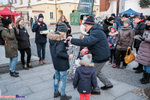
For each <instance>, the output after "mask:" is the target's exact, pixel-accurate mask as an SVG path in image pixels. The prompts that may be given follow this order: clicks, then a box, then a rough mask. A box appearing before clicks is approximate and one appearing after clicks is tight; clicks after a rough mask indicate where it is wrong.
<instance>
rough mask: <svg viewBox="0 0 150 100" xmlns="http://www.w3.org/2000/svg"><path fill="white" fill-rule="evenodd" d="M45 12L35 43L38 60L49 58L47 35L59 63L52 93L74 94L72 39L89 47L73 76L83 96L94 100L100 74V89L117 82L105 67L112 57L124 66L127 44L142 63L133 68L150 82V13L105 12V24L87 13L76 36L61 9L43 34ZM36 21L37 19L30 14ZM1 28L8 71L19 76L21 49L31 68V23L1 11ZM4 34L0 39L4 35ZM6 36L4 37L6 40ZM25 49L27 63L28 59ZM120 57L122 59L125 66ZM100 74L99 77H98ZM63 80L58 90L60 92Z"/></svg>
mask: <svg viewBox="0 0 150 100" xmlns="http://www.w3.org/2000/svg"><path fill="white" fill-rule="evenodd" d="M43 19H44V16H43V14H39V16H38V19H37V20H36V22H35V23H34V24H33V25H32V24H31V26H32V32H35V43H36V47H37V55H38V57H39V64H40V65H43V64H46V61H45V49H46V43H47V37H48V38H49V44H50V53H51V57H52V62H53V65H54V69H55V75H54V98H57V97H59V96H60V100H69V99H71V98H72V97H71V96H69V95H66V93H65V89H66V77H67V70H68V69H69V68H70V65H69V60H70V59H72V58H73V56H74V55H73V54H68V53H67V50H68V47H69V41H70V42H71V43H72V44H74V45H77V46H80V47H81V49H80V50H82V49H83V48H87V49H88V50H89V52H88V54H85V55H84V56H83V57H79V56H78V57H77V58H79V60H80V65H81V66H79V67H78V68H77V69H76V72H75V77H74V80H73V86H74V88H77V90H78V92H79V95H80V100H84V98H85V99H86V100H90V95H91V94H98V95H99V94H100V93H101V92H100V88H99V86H98V80H97V78H98V79H99V80H100V81H101V82H102V83H103V84H104V86H102V87H101V89H102V90H107V89H110V88H113V84H112V83H111V82H110V81H109V80H108V79H107V78H106V77H105V75H104V74H103V72H102V68H103V67H104V65H105V64H106V62H107V61H109V65H112V67H113V68H120V69H125V68H126V67H127V65H128V64H127V63H126V62H125V60H124V58H125V56H126V54H127V51H128V49H130V50H132V49H134V48H135V49H136V53H137V54H136V59H135V61H136V62H137V63H138V66H137V67H135V68H133V70H136V71H135V73H143V77H142V79H140V82H141V83H142V84H147V83H149V82H150V16H148V17H147V18H145V17H144V16H143V15H142V14H141V16H139V15H134V16H132V17H131V16H129V15H127V14H124V15H123V16H122V17H117V16H115V14H111V17H109V18H106V19H105V20H104V23H103V24H102V26H101V25H100V24H98V23H95V19H94V17H93V16H92V15H89V16H88V17H83V21H82V24H81V26H80V31H81V34H82V35H81V36H80V38H73V37H72V35H71V26H70V25H69V22H68V21H67V19H66V17H65V16H64V15H62V16H61V17H60V19H59V20H58V22H57V24H56V28H55V31H54V32H50V33H47V34H41V31H44V30H47V29H48V28H47V25H46V24H45V23H44V22H43ZM31 22H32V23H33V19H32V20H31ZM0 32H1V35H0V36H1V37H2V39H3V41H1V44H3V45H5V56H6V58H10V63H9V67H10V75H11V76H13V77H19V72H17V71H16V70H15V67H16V64H17V61H18V50H19V51H20V54H21V62H22V66H23V68H24V69H26V70H28V69H29V68H33V66H32V64H31V45H30V39H29V37H30V36H29V34H28V31H27V29H26V28H25V26H24V19H22V18H18V19H17V20H16V23H15V26H12V21H11V19H5V18H2V17H1V22H0ZM1 37H0V40H1ZM2 42H3V43H2ZM25 53H26V54H27V63H26V62H25V59H24V58H25ZM121 62H123V65H122V66H121ZM96 77H97V78H96ZM59 83H61V85H60V92H59Z"/></svg>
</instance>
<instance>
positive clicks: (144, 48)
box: [135, 30, 150, 66]
mask: <svg viewBox="0 0 150 100" xmlns="http://www.w3.org/2000/svg"><path fill="white" fill-rule="evenodd" d="M143 37H145V41H142V42H141V44H140V47H139V50H138V54H137V56H136V59H135V61H136V62H138V63H140V64H142V65H145V66H150V30H145V31H144V34H143Z"/></svg>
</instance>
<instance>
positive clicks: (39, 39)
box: [32, 14, 47, 65]
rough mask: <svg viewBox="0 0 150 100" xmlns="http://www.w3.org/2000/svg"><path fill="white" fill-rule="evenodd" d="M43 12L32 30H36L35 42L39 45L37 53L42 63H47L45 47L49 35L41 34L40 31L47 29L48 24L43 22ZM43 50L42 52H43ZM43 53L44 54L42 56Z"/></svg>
mask: <svg viewBox="0 0 150 100" xmlns="http://www.w3.org/2000/svg"><path fill="white" fill-rule="evenodd" d="M43 19H44V16H43V14H39V16H38V20H37V21H36V23H35V24H34V25H33V28H32V31H33V32H36V35H35V43H36V46H37V53H38V57H39V59H40V64H41V65H42V64H45V63H46V62H45V48H46V42H47V36H46V35H45V34H40V31H43V30H47V26H46V24H45V23H44V22H43ZM41 51H42V52H41ZM41 55H42V56H41Z"/></svg>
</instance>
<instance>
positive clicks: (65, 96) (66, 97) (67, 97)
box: [60, 94, 72, 100]
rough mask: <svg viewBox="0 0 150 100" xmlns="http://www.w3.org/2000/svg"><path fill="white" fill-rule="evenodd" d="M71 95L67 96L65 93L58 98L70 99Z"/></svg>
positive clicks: (62, 99)
mask: <svg viewBox="0 0 150 100" xmlns="http://www.w3.org/2000/svg"><path fill="white" fill-rule="evenodd" d="M71 98H72V96H67V95H66V94H65V95H64V96H61V97H60V100H70V99H71Z"/></svg>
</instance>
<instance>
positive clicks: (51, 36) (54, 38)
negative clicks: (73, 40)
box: [47, 32, 64, 41]
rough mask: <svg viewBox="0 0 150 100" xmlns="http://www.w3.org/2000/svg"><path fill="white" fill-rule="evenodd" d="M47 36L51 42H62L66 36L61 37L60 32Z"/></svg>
mask: <svg viewBox="0 0 150 100" xmlns="http://www.w3.org/2000/svg"><path fill="white" fill-rule="evenodd" d="M47 36H48V38H49V39H50V40H55V41H61V40H63V39H64V36H63V35H61V34H60V33H59V32H50V33H48V35H47Z"/></svg>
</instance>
